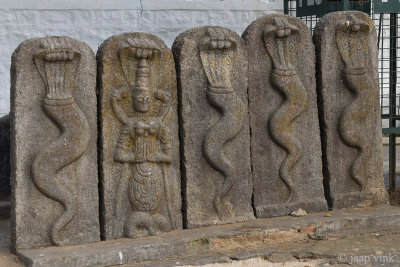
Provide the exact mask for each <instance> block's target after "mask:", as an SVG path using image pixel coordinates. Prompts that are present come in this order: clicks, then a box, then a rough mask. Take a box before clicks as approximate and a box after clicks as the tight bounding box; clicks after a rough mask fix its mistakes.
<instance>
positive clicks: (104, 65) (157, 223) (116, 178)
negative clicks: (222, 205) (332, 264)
mask: <svg viewBox="0 0 400 267" xmlns="http://www.w3.org/2000/svg"><path fill="white" fill-rule="evenodd" d="M97 61H98V66H99V69H98V81H99V83H98V91H99V97H100V100H99V101H100V111H99V112H100V113H99V117H100V148H101V154H100V170H101V172H100V177H101V187H102V199H101V201H102V208H101V210H102V214H101V215H102V222H103V225H102V234H103V236H104V238H105V239H113V238H118V237H140V236H146V235H156V234H159V233H161V232H167V231H170V230H174V229H181V228H182V215H181V191H180V167H179V139H178V115H177V87H176V74H175V67H174V66H175V65H174V61H173V56H172V53H171V50H169V49H168V48H167V46H166V45H165V43H164V42H163V41H162V40H161V39H160V38H158V37H156V36H154V35H151V34H146V33H126V34H121V35H115V36H112V37H110V38H109V39H107V40H106V41H105V42H104V43H103V44H102V45H101V46H100V48H99V50H98V53H97Z"/></svg>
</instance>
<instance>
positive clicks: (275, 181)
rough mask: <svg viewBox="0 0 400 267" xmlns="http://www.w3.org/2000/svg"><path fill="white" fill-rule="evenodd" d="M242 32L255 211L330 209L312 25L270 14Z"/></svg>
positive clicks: (280, 212) (277, 213)
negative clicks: (245, 49) (247, 57)
mask: <svg viewBox="0 0 400 267" xmlns="http://www.w3.org/2000/svg"><path fill="white" fill-rule="evenodd" d="M281 27H282V28H283V29H284V30H280V28H281ZM281 33H282V37H280V36H279V34H281ZM243 38H244V40H245V42H246V46H247V51H248V55H249V62H251V64H250V65H249V92H248V94H249V107H250V126H251V133H252V135H251V158H252V167H253V181H254V186H253V187H254V205H255V209H256V216H257V217H270V216H281V215H287V214H290V213H291V212H292V211H295V210H297V209H299V208H302V209H304V210H306V211H307V212H311V211H322V210H327V204H326V200H325V197H324V189H323V182H322V181H323V175H322V160H321V142H320V135H319V125H318V109H317V94H316V83H315V54H314V45H313V43H312V39H311V33H310V30H309V29H308V27H307V26H306V25H305V24H304V23H303V22H302V21H301V20H299V19H297V18H295V17H291V16H286V15H269V16H266V17H262V18H260V19H258V20H256V21H254V22H253V23H252V24H251V25H250V26H249V27H248V28H247V29H246V31H245V32H244V33H243ZM282 43H283V45H282V46H280V44H282Z"/></svg>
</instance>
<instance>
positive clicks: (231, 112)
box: [172, 27, 254, 228]
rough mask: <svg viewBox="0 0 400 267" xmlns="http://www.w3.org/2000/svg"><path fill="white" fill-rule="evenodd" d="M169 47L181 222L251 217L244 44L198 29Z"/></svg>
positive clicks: (221, 31)
mask: <svg viewBox="0 0 400 267" xmlns="http://www.w3.org/2000/svg"><path fill="white" fill-rule="evenodd" d="M172 50H173V52H174V56H175V62H176V64H177V72H178V84H179V88H178V90H179V92H180V112H181V113H180V116H181V142H182V152H181V157H182V164H183V166H182V170H183V183H184V184H183V187H182V188H183V190H184V192H183V195H184V204H183V205H184V208H183V210H184V224H185V226H187V227H188V228H193V227H200V226H204V225H213V224H224V223H233V222H241V221H248V220H252V219H254V214H253V210H252V207H251V195H252V181H251V168H250V135H249V125H248V123H249V122H248V104H247V103H248V101H247V94H246V93H247V55H246V50H245V46H244V42H243V40H241V39H240V37H239V36H238V35H237V34H235V33H233V32H232V31H230V30H228V29H226V28H221V27H200V28H194V29H191V30H188V31H186V32H184V33H182V34H180V35H179V36H178V37H177V38H176V40H175V42H174V44H173V48H172Z"/></svg>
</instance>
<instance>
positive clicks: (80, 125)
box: [11, 37, 100, 250]
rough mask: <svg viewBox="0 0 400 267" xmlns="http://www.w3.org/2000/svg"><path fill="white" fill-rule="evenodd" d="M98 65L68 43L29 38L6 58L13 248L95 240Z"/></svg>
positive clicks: (82, 46)
mask: <svg viewBox="0 0 400 267" xmlns="http://www.w3.org/2000/svg"><path fill="white" fill-rule="evenodd" d="M96 143H97V104H96V61H95V57H94V54H93V52H92V50H91V49H90V48H89V46H87V45H86V44H85V43H83V42H81V41H78V40H75V39H72V38H69V37H46V38H38V39H30V40H27V41H25V42H23V43H21V44H20V45H19V46H18V47H17V49H16V50H15V51H14V53H13V55H12V59H11V169H12V171H11V183H12V194H13V196H12V219H11V220H12V247H13V249H14V250H16V249H18V250H19V249H28V248H36V247H46V246H51V245H57V246H64V245H71V244H82V243H89V242H94V241H99V240H100V227H99V207H98V202H99V200H98V179H97V146H96Z"/></svg>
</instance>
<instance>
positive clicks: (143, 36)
mask: <svg viewBox="0 0 400 267" xmlns="http://www.w3.org/2000/svg"><path fill="white" fill-rule="evenodd" d="M128 40H132V41H130V42H131V43H132V42H133V43H136V44H137V45H140V46H145V45H147V46H149V47H150V48H153V49H157V50H160V51H167V50H169V48H168V46H167V45H166V44H165V42H164V41H163V40H162V39H161V38H159V37H158V36H156V35H154V34H151V33H145V32H126V33H122V34H117V35H113V36H110V37H108V38H107V39H106V40H105V41H104V42H103V43H102V44H101V45H100V47H99V49H98V50H97V60H100V59H101V58H102V57H103V53H104V51H105V50H107V48H108V47H110V45H111V44H112V43H115V42H117V43H124V42H125V41H128Z"/></svg>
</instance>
